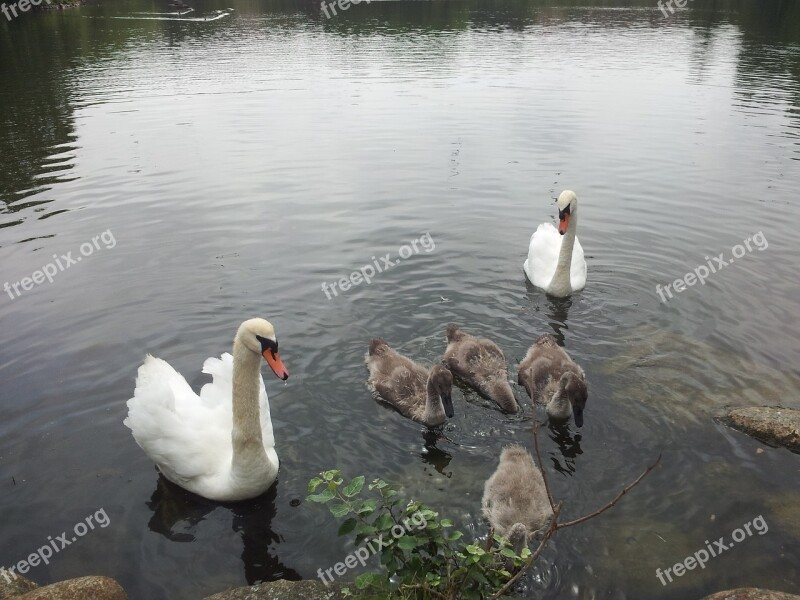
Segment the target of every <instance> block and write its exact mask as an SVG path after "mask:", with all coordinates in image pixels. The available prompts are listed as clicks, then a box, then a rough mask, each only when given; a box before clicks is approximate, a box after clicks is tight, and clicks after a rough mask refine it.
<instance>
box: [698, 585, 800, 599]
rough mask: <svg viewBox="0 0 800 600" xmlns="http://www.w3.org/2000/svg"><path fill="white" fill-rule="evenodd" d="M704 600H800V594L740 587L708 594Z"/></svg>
mask: <svg viewBox="0 0 800 600" xmlns="http://www.w3.org/2000/svg"><path fill="white" fill-rule="evenodd" d="M703 600H800V596H795V595H794V594H787V593H785V592H773V591H771V590H761V589H757V588H739V589H736V590H728V591H726V592H717V593H716V594H711V595H710V596H706V597H705V598H703Z"/></svg>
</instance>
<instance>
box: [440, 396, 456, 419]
mask: <svg viewBox="0 0 800 600" xmlns="http://www.w3.org/2000/svg"><path fill="white" fill-rule="evenodd" d="M442 405H443V406H444V414H446V415H447V418H448V419H452V418H453V415H454V414H456V413H455V411H454V410H453V398H452V397H451V396H450V392H447V393H446V394H442Z"/></svg>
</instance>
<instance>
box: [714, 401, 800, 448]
mask: <svg viewBox="0 0 800 600" xmlns="http://www.w3.org/2000/svg"><path fill="white" fill-rule="evenodd" d="M724 422H725V423H727V424H728V425H730V426H731V427H733V428H734V429H738V430H739V431H741V432H743V433H746V434H747V435H750V436H752V437H754V438H757V439H759V440H761V441H763V442H765V443H767V444H771V445H774V446H783V447H784V448H788V449H789V450H792V451H793V452H800V410H796V409H794V408H782V407H780V406H755V407H750V408H735V409H733V410H731V411H730V412H729V413H728V415H727V417H726V418H725V419H724Z"/></svg>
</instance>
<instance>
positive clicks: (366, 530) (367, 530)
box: [358, 523, 378, 535]
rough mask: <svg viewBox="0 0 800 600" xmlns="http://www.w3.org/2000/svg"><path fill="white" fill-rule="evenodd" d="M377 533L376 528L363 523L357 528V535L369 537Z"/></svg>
mask: <svg viewBox="0 0 800 600" xmlns="http://www.w3.org/2000/svg"><path fill="white" fill-rule="evenodd" d="M377 531H378V528H377V527H375V526H373V525H367V524H365V523H361V524H360V525H359V526H358V533H359V534H363V535H369V534H372V533H375V532H377Z"/></svg>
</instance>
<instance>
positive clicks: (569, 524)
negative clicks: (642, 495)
mask: <svg viewBox="0 0 800 600" xmlns="http://www.w3.org/2000/svg"><path fill="white" fill-rule="evenodd" d="M660 462H661V454H659V455H658V458H657V459H656V462H654V463H653V464H652V465H650V466H649V467H647V468H646V469H645V470H644V471H643V472H642V474H641V475H639V476H638V477H637V478H636V480H635V481H634V482H633V483H630V484H628V485H626V486H625V487H624V488H622V491H621V492H620V493H619V494H617V496H616V498H614V499H613V500H612V501H611V502H609V503H608V504H606V505H605V506H602V507H601V508H598V509H597V510H596V511H594V512H593V513H590V514H588V515H586V516H584V517H580V518H579V519H575V520H574V521H567V522H566V523H559V524H558V525H557V526H556V529H564V528H565V527H572V526H573V525H577V524H579V523H583V522H584V521H588V520H589V519H592V518H594V517H596V516H597V515H599V514H601V513H604V512H605V511H607V510H608V509H609V508H611V507H612V506H614V505H615V504H616V503H617V502H619V499H620V498H622V497H623V496H624V495H625V494H627V493H628V492H629V491H631V490H632V489H633V488H634V487H636V486H637V485H638V484H639V482H640V481H641V480H642V479H644V478H645V476H647V474H648V473H650V471H652V470H653V469H655V468H656V467H657V466H658V463H660Z"/></svg>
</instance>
